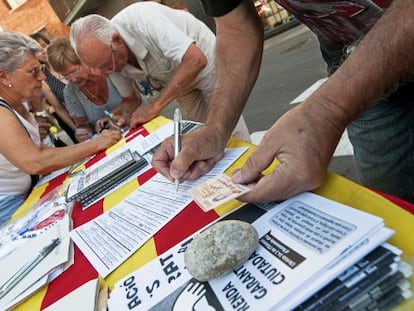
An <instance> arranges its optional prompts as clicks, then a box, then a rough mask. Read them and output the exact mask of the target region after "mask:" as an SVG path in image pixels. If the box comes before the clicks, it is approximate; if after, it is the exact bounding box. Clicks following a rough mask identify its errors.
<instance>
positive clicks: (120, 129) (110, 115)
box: [104, 110, 124, 134]
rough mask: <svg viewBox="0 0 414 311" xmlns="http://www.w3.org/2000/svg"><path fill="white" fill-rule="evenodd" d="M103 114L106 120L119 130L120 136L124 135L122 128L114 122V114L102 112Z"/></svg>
mask: <svg viewBox="0 0 414 311" xmlns="http://www.w3.org/2000/svg"><path fill="white" fill-rule="evenodd" d="M104 114H105V115H106V116H107V117H108V119H109V120H110V121H111V122H112V123H113V124H114V125H115V126H116V127H117V128H118V129H119V131H120V132H121V134H124V130H123V129H122V127H121V126H120V125H119V124H118V121H116V119H115V117H114V114H113V113H111V112H109V111H108V110H104Z"/></svg>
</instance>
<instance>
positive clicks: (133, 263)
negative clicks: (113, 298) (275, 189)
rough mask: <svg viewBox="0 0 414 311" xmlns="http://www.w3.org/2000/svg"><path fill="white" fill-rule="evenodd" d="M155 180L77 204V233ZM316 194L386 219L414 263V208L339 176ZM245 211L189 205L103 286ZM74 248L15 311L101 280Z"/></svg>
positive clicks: (151, 126)
mask: <svg viewBox="0 0 414 311" xmlns="http://www.w3.org/2000/svg"><path fill="white" fill-rule="evenodd" d="M166 122H170V120H168V119H166V118H163V117H158V118H156V119H154V120H153V121H151V122H149V123H147V124H146V125H145V126H143V127H142V128H139V129H137V130H136V132H135V134H142V135H144V136H145V135H148V133H151V132H152V131H154V130H155V129H157V128H158V127H160V126H162V125H163V124H165V123H166ZM125 143H127V141H125V140H123V141H121V142H120V143H119V144H117V145H115V146H114V147H112V148H110V149H109V150H107V151H106V152H104V153H101V154H99V155H97V156H96V157H95V158H94V159H93V160H91V162H90V163H87V164H86V166H89V165H91V164H92V163H94V162H95V161H99V160H100V159H102V158H103V157H105V156H106V154H109V153H110V152H112V151H113V150H115V149H116V148H118V147H119V146H121V145H122V144H125ZM240 145H247V144H246V143H243V142H241V141H239V140H236V139H231V140H230V142H229V144H228V147H235V146H240ZM252 148H253V146H251V148H250V149H249V151H248V152H246V153H245V154H244V155H243V156H242V157H241V158H240V159H239V160H238V161H237V162H236V163H235V164H234V165H233V166H232V167H231V168H230V169H229V170H228V171H227V173H229V174H231V172H232V171H233V170H234V169H235V168H237V167H240V166H241V165H242V164H243V163H244V162H245V161H246V159H247V157H248V156H249V154H250V153H251V151H252V150H251V149H252ZM92 161H93V162H92ZM154 174H155V170H153V169H152V170H150V171H148V172H146V173H145V174H144V175H141V176H139V177H137V178H136V179H134V180H132V181H131V182H129V183H128V184H126V185H124V186H122V187H121V188H119V189H117V190H116V191H114V192H112V193H110V194H109V195H107V196H106V197H105V198H104V199H102V200H100V201H99V202H97V203H95V204H94V205H92V206H91V207H89V208H88V209H87V210H85V211H82V209H81V207H80V206H79V205H78V204H75V206H74V209H73V212H72V219H73V227H74V228H76V227H78V226H80V225H82V224H84V223H86V222H88V221H89V220H91V219H93V218H95V217H97V216H99V215H100V214H102V213H103V212H105V211H108V210H109V209H111V208H112V207H114V206H115V205H116V204H117V203H118V202H120V201H121V200H122V199H123V198H125V197H126V196H128V195H129V194H130V193H131V192H133V191H134V190H136V189H137V188H138V187H139V185H141V184H143V183H144V182H145V181H146V180H148V179H150V178H151V177H152V176H153V175H154ZM65 182H67V176H66V174H63V175H61V176H58V177H56V178H55V179H53V180H52V181H50V182H49V183H47V184H46V185H42V186H41V187H38V188H36V189H35V190H34V191H33V192H32V193H31V195H30V196H29V198H28V199H27V201H26V202H25V204H24V205H23V206H22V208H21V209H19V210H18V211H17V212H16V214H15V215H14V217H15V218H17V217H19V215H20V214H21V213H24V212H25V211H27V209H29V208H30V207H31V206H33V204H34V203H35V202H36V201H37V200H39V199H40V198H41V197H42V196H43V195H45V194H47V193H48V192H50V191H51V190H53V189H54V188H56V187H57V186H60V185H62V184H63V183H65ZM282 182H283V181H282ZM315 192H316V193H318V194H320V195H322V196H325V197H327V198H330V199H333V200H335V201H338V202H341V203H344V204H346V205H349V206H353V207H355V208H358V209H361V210H364V211H367V212H369V213H372V214H375V215H378V216H380V217H382V218H384V219H385V223H386V225H387V226H388V227H390V228H392V229H394V230H395V231H396V234H395V235H394V237H393V238H392V239H391V240H390V242H391V243H392V244H394V245H396V246H398V247H399V248H401V249H402V250H403V251H404V258H406V259H407V260H408V261H411V262H412V261H413V260H412V258H414V257H413V256H414V243H412V241H411V240H412V236H414V217H413V215H412V214H411V213H410V212H409V211H407V210H411V212H414V208H413V206H412V205H410V204H406V203H405V202H401V201H400V202H396V203H397V204H400V205H402V204H405V207H406V209H407V210H406V209H404V208H401V207H400V206H398V205H396V204H394V203H392V202H391V201H389V200H388V199H385V198H384V197H383V196H382V195H379V194H377V193H375V192H372V191H370V190H369V189H366V188H364V187H361V186H359V185H357V184H355V183H353V182H351V181H349V180H347V179H345V178H343V177H340V176H338V175H335V174H329V175H328V178H327V180H326V182H325V184H324V185H323V186H322V187H321V188H319V189H317V190H316V191H315ZM241 205H242V204H241V203H239V202H237V201H235V200H233V201H232V202H229V203H228V204H225V205H223V206H221V207H219V208H217V209H216V210H212V211H209V212H207V213H205V212H203V211H202V210H201V209H200V208H199V207H198V206H197V205H196V204H195V203H191V204H189V205H188V206H187V207H186V208H185V209H184V210H183V211H182V212H181V213H180V214H179V215H178V216H177V217H175V218H174V219H173V220H172V221H171V222H170V223H168V224H167V225H166V226H165V227H163V228H162V229H161V230H160V231H159V232H158V233H157V234H155V235H154V237H153V238H151V239H150V240H148V241H147V242H146V243H145V244H144V245H143V246H142V247H141V248H140V249H139V250H138V251H136V252H135V253H134V254H133V255H132V256H131V257H130V258H129V259H128V260H126V261H125V262H124V263H123V264H122V265H121V266H120V267H118V268H117V269H116V270H115V271H114V272H112V273H111V274H110V275H109V276H107V277H106V278H105V279H101V280H100V286H101V287H109V289H111V288H112V287H113V285H114V284H115V283H116V282H117V281H118V280H120V279H121V278H123V277H124V276H126V275H128V274H129V273H131V272H133V271H135V270H136V269H138V268H140V267H141V266H143V265H144V264H145V263H147V262H149V261H150V260H152V259H153V258H155V257H156V256H158V255H160V254H162V253H163V252H165V251H166V250H168V249H169V248H171V247H172V246H174V245H175V244H177V243H178V242H180V241H182V240H183V239H185V238H187V237H188V236H189V235H191V234H192V233H194V232H196V231H197V230H199V229H201V228H203V227H205V226H206V225H208V224H210V223H212V222H214V221H216V220H218V219H219V218H221V217H222V216H223V215H225V214H228V213H229V212H231V211H232V210H233V209H236V208H238V207H240V206H241ZM74 248H75V254H74V264H73V265H72V266H71V267H70V268H69V269H68V270H66V271H65V272H64V273H63V274H62V275H60V276H59V277H58V278H57V279H56V280H54V281H53V282H51V283H50V284H49V285H48V286H46V287H45V288H43V289H41V290H40V291H38V292H36V293H35V294H34V295H32V296H31V297H29V298H28V299H27V300H26V301H24V302H23V303H21V304H20V305H19V306H17V307H16V309H15V310H22V311H23V310H25V311H26V310H42V309H44V308H46V307H48V306H49V305H51V304H52V303H54V302H55V301H57V300H58V299H59V298H61V297H63V296H65V295H66V294H68V293H70V292H71V291H72V290H74V289H76V288H77V287H79V286H81V285H82V284H84V283H86V282H87V281H89V280H91V279H94V278H96V277H98V274H97V272H96V271H95V270H94V268H93V267H92V266H91V264H90V263H89V262H88V260H87V259H86V258H85V256H84V255H83V254H82V253H81V251H80V250H79V249H78V248H77V247H76V245H75V247H74ZM410 258H411V259H410ZM407 304H411V305H410V306H407ZM412 307H413V306H412V302H408V303H406V304H405V305H403V306H402V307H400V309H399V310H413V309H414V308H412Z"/></svg>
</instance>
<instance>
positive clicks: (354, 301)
mask: <svg viewBox="0 0 414 311" xmlns="http://www.w3.org/2000/svg"><path fill="white" fill-rule="evenodd" d="M401 254H402V252H401V250H400V249H398V248H395V247H393V246H391V245H389V244H383V245H381V246H379V247H377V248H376V249H375V250H373V251H372V252H371V253H369V254H368V255H366V256H365V257H363V258H362V259H361V260H359V261H358V262H357V263H356V264H354V265H352V266H351V267H349V268H348V269H347V270H346V271H345V272H343V273H342V274H341V275H339V276H338V277H337V278H336V279H335V280H333V281H332V282H331V283H329V284H328V285H326V286H325V287H324V288H322V289H321V290H320V291H318V292H317V293H316V294H314V295H313V296H311V297H310V298H309V299H307V300H306V301H305V302H304V303H302V304H300V305H299V306H298V307H297V308H295V311H300V310H307V311H312V310H318V311H324V310H334V309H335V310H376V309H379V310H388V309H391V308H393V307H395V306H396V305H398V304H400V303H401V302H403V301H404V300H406V299H408V298H409V297H411V296H412V292H411V289H410V283H409V281H408V280H407V278H409V277H410V276H411V275H412V268H411V266H410V265H408V264H407V263H406V262H404V261H402V260H401Z"/></svg>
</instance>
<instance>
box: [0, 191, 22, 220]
mask: <svg viewBox="0 0 414 311" xmlns="http://www.w3.org/2000/svg"><path fill="white" fill-rule="evenodd" d="M24 200H25V198H24V197H23V196H21V195H9V196H7V197H5V198H3V199H2V200H0V226H1V225H3V224H5V223H6V222H8V221H9V220H10V218H11V217H12V215H13V213H14V212H15V211H16V210H17V209H18V208H19V207H20V206H21V205H22V204H23V202H24Z"/></svg>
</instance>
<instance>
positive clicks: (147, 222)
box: [71, 147, 247, 277]
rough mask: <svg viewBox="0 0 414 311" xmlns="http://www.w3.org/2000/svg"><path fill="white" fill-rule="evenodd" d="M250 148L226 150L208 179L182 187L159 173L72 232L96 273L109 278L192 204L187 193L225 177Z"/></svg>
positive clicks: (186, 183)
mask: <svg viewBox="0 0 414 311" xmlns="http://www.w3.org/2000/svg"><path fill="white" fill-rule="evenodd" d="M246 150H247V147H240V148H231V149H226V152H225V154H224V157H223V158H222V159H221V160H220V161H218V162H217V163H216V165H215V166H214V168H213V169H212V170H211V171H210V172H209V173H208V174H207V175H205V176H202V177H201V178H198V179H197V180H195V181H191V182H184V183H182V184H180V187H179V191H178V192H176V191H175V185H174V183H172V182H170V181H169V180H168V179H166V178H165V177H163V176H162V175H161V174H156V175H155V176H154V177H153V178H151V179H150V180H149V181H147V182H146V183H145V184H143V185H142V186H141V187H139V188H138V189H137V190H135V191H134V192H133V193H131V194H130V195H129V196H128V197H127V198H125V200H123V201H122V202H121V203H119V204H118V205H116V206H115V207H113V208H112V209H111V210H110V211H108V212H106V213H104V214H102V215H100V216H99V217H97V218H95V219H93V220H91V221H90V222H88V223H86V224H84V225H82V226H80V227H78V228H76V229H75V230H73V231H72V232H71V238H72V240H73V241H74V242H75V243H76V245H77V246H78V247H79V248H80V249H81V250H82V252H83V253H84V255H85V256H86V257H87V258H88V260H89V262H90V263H91V264H92V265H93V267H94V268H95V269H96V271H97V272H98V273H99V274H100V275H101V276H102V277H106V276H107V275H108V274H109V273H111V272H112V271H113V270H114V269H116V268H117V267H118V266H119V265H120V264H121V263H122V262H124V261H125V260H126V259H127V258H128V257H129V256H131V255H132V254H133V253H134V252H135V251H136V250H137V249H138V248H140V247H141V246H142V245H143V244H144V243H145V242H146V241H147V240H148V239H150V238H151V237H152V236H153V235H154V234H155V233H156V232H158V231H159V230H160V229H161V228H162V227H163V226H165V225H166V224H167V223H168V222H169V221H170V220H171V219H173V218H174V217H175V216H176V215H177V214H178V213H179V212H181V211H182V210H183V209H184V208H185V207H186V206H187V205H188V204H189V203H190V202H191V201H192V199H191V197H190V196H189V195H188V194H187V190H188V189H189V188H191V187H193V186H195V185H198V184H200V183H202V182H204V181H205V180H207V179H208V178H210V177H211V176H214V175H217V174H221V173H222V172H224V171H225V170H226V169H227V168H228V167H229V166H230V165H231V164H233V163H234V162H235V161H236V160H237V159H238V158H239V157H240V156H241V155H242V154H243V153H244V152H245V151H246Z"/></svg>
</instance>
